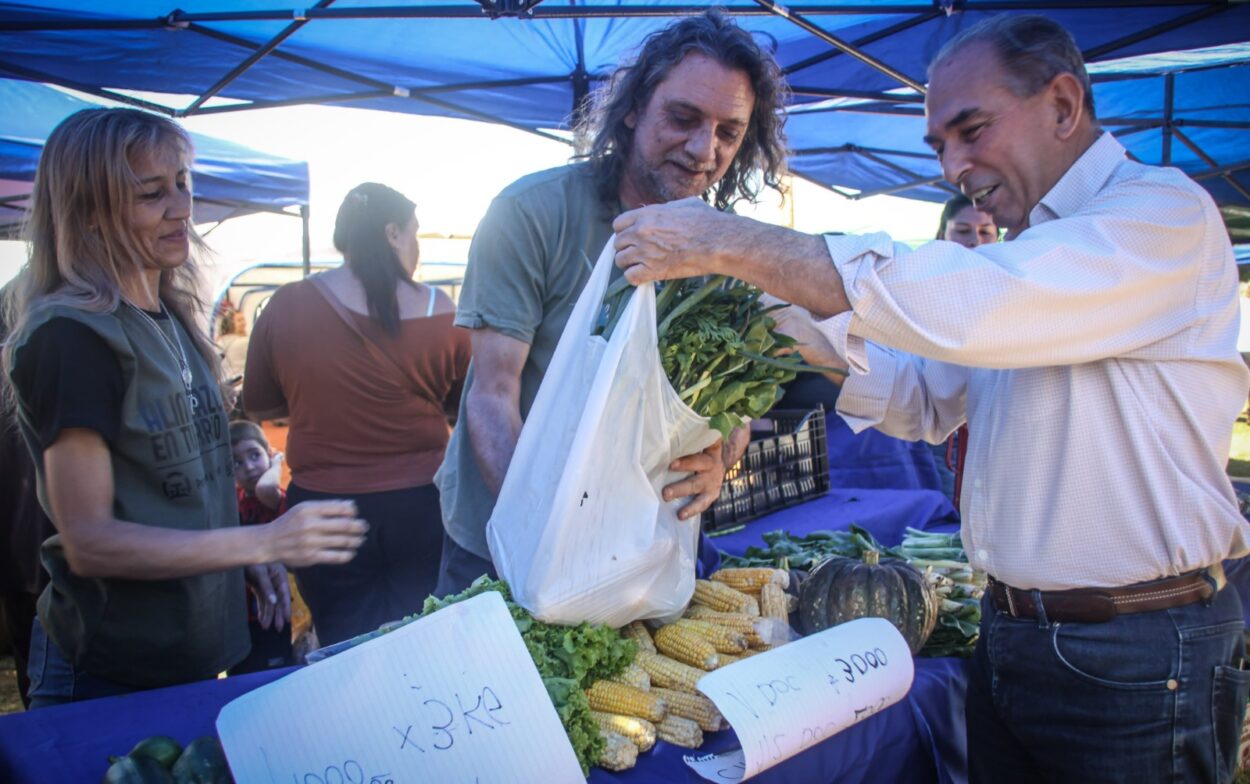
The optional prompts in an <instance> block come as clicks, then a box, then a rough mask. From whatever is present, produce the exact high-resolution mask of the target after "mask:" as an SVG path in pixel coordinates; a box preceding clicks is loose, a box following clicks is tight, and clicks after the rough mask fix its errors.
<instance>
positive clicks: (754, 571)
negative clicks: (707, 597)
mask: <svg viewBox="0 0 1250 784" xmlns="http://www.w3.org/2000/svg"><path fill="white" fill-rule="evenodd" d="M712 579H713V580H715V581H716V582H718V583H724V584H725V585H728V586H729V587H730V588H734V589H736V590H739V591H742V592H743V593H757V592H759V590H760V588H762V587H764V586H765V585H776V586H777V587H778V588H783V589H784V588H789V587H790V573H789V572H787V571H786V570H784V569H770V568H768V567H764V566H760V567H753V568H744V569H721V570H720V571H718V572H713V573H712Z"/></svg>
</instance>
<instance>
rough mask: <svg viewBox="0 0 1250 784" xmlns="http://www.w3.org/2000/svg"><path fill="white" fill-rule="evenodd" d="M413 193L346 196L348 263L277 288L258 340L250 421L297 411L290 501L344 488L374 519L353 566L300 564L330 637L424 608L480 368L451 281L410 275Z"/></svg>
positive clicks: (249, 385) (382, 189) (362, 189)
mask: <svg viewBox="0 0 1250 784" xmlns="http://www.w3.org/2000/svg"><path fill="white" fill-rule="evenodd" d="M417 229H418V222H417V216H416V207H415V205H414V204H413V203H412V202H411V201H409V200H408V199H406V198H405V197H404V196H403V195H402V194H400V193H398V192H397V191H395V190H393V189H391V188H388V187H387V186H385V185H379V184H377V183H365V184H363V185H359V186H357V187H355V188H353V189H352V190H351V192H349V193H348V194H347V196H346V198H344V199H343V204H342V206H341V207H340V208H339V212H338V217H337V219H336V221H335V224H334V246H335V247H336V248H338V250H339V252H340V253H342V254H343V260H344V264H343V266H341V267H339V268H337V269H334V270H330V271H328V272H324V273H321V274H319V275H316V276H314V277H312V278H309V279H307V280H303V281H299V282H297V283H292V284H288V285H286V286H283V287H282V288H281V289H279V290H278V291H277V292H276V293H275V294H274V296H273V298H272V299H271V300H270V301H269V304H268V305H266V306H265V309H264V311H263V312H262V313H261V315H260V318H259V319H258V320H257V322H256V325H255V329H254V330H253V332H252V340H251V344H250V345H249V348H248V357H247V372H246V374H245V377H246V379H247V382H246V384H244V388H243V403H244V408H245V409H246V410H247V412H248V414H249V416H250V417H251V418H252V419H256V420H264V419H275V418H279V417H289V419H290V431H289V434H288V437H287V445H286V453H287V458H288V463H289V465H290V468H291V484H290V485H289V487H288V488H287V494H288V499H289V500H290V501H291V502H292V503H295V502H298V501H302V500H306V499H317V498H329V497H338V496H344V497H348V498H351V499H353V500H354V501H355V503H356V504H357V507H358V508H359V509H360V513H361V515H362V516H363V517H364V518H365V519H367V520H368V521H369V525H370V531H369V536H368V537H367V538H366V540H365V543H364V546H363V547H362V548H361V550H360V554H359V557H358V558H356V560H354V561H352V562H351V563H350V564H343V565H336V566H315V567H311V568H306V569H296V570H295V578H296V582H297V584H298V586H299V590H300V594H301V595H303V597H304V600H305V601H306V602H307V603H308V608H309V610H311V611H312V617H313V623H314V625H315V626H316V629H317V636H318V639H319V640H320V642H321V643H322V644H323V645H329V644H332V643H335V642H339V641H341V640H345V639H347V638H349V637H353V636H355V635H357V634H361V633H363V632H367V631H371V630H373V629H376V628H378V627H379V626H381V625H382V624H383V623H386V622H387V621H394V620H398V619H399V618H402V617H403V616H405V615H410V614H412V613H414V612H417V611H418V610H420V608H421V604H422V602H423V601H424V600H425V597H426V596H427V595H428V594H429V593H430V592H432V591H433V590H434V586H435V582H436V580H437V576H438V564H439V558H440V556H441V553H442V522H441V519H440V516H439V498H438V490H437V489H436V488H435V487H434V485H433V478H434V472H435V470H436V469H437V468H438V466H439V464H440V463H441V462H442V459H443V452H444V450H445V449H446V447H447V439H448V432H449V429H450V428H449V422H451V421H452V420H453V418H454V413H455V411H456V408H457V406H458V405H459V403H460V390H461V388H462V385H463V383H464V379H465V374H466V372H467V370H468V366H469V350H470V346H469V336H468V334H467V333H466V332H464V331H463V330H459V329H456V328H455V327H454V326H453V323H452V320H453V319H454V318H455V306H454V305H453V304H452V302H451V298H450V297H448V296H447V295H446V294H445V293H444V292H442V291H440V290H438V289H436V288H433V287H432V286H427V285H425V284H422V283H417V282H416V281H414V280H413V276H414V275H415V274H416V271H417V266H418V264H419V263H420V245H419V243H418V241H417Z"/></svg>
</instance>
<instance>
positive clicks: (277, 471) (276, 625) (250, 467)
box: [230, 421, 295, 675]
mask: <svg viewBox="0 0 1250 784" xmlns="http://www.w3.org/2000/svg"><path fill="white" fill-rule="evenodd" d="M230 448H231V450H232V452H233V453H234V481H235V485H236V492H237V494H238V499H239V524H240V525H258V524H261V523H268V522H272V521H273V520H274V519H276V518H277V517H278V516H279V515H281V514H282V513H283V512H285V511H286V493H285V492H283V490H282V488H281V487H280V486H279V482H280V479H281V475H282V453H281V452H274V451H273V450H272V449H271V448H270V447H269V439H267V438H265V431H264V430H262V429H261V427H260V425H258V424H256V423H255V422H247V421H239V422H231V423H230ZM257 582H260V583H261V584H262V585H265V584H268V585H269V586H271V588H272V590H270V589H266V591H267V596H264V597H261V596H260V595H259V594H258V589H257V586H256V583H257ZM290 619H291V595H290V592H289V589H288V587H287V579H286V568H285V567H284V566H282V564H265V565H262V566H256V567H251V568H250V569H249V572H248V596H247V627H248V632H249V633H250V634H251V637H252V651H251V653H249V654H248V656H247V658H246V659H244V660H243V661H241V662H239V663H238V664H236V665H235V666H234V667H232V668H230V674H231V675H241V674H243V673H245V672H257V671H259V670H267V669H271V668H273V667H286V666H288V665H291V664H294V663H295V662H294V660H293V657H292V655H291V632H290V631H289V630H287V629H286V624H287V623H288V622H289V621H290Z"/></svg>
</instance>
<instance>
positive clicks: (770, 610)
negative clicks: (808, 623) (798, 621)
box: [760, 583, 790, 623]
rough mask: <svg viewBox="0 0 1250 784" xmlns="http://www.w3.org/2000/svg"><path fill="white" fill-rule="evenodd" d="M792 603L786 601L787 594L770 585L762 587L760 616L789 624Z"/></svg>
mask: <svg viewBox="0 0 1250 784" xmlns="http://www.w3.org/2000/svg"><path fill="white" fill-rule="evenodd" d="M789 607H790V603H789V602H787V601H786V592H785V591H783V590H782V589H781V588H779V587H777V586H776V585H773V584H772V583H769V584H767V585H762V586H760V615H762V616H764V617H765V618H777V619H780V620H782V621H786V622H787V623H788V622H789V621H790V610H789Z"/></svg>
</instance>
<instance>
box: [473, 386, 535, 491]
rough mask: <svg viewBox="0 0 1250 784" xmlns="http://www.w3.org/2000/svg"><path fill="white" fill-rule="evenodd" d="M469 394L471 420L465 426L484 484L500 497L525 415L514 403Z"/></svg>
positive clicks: (497, 398)
mask: <svg viewBox="0 0 1250 784" xmlns="http://www.w3.org/2000/svg"><path fill="white" fill-rule="evenodd" d="M469 394H470V398H469V402H468V412H467V413H468V416H466V417H465V420H464V421H463V422H462V423H461V424H462V425H468V428H469V444H470V445H471V446H472V448H473V458H474V460H476V461H477V467H478V470H479V471H481V473H482V480H483V482H485V484H486V487H487V489H488V490H490V492H491V495H492V496H495V497H498V496H499V490H500V488H502V487H503V479H504V476H506V475H507V473H508V465H509V464H510V463H511V462H512V453H513V452H515V451H516V444H517V439H518V438H520V435H521V412H520V411H519V410H517V408H516V405H515V404H513V403H512V402H511V401H508V400H504V399H501V398H499V397H496V396H493V395H486V394H477V395H475V394H473V393H472V392H470V393H469Z"/></svg>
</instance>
